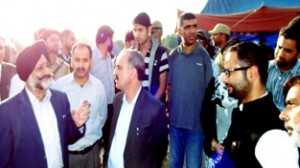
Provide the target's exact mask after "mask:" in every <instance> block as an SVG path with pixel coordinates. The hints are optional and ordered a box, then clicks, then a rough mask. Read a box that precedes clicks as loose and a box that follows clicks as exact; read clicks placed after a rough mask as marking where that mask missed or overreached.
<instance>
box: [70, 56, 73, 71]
mask: <svg viewBox="0 0 300 168" xmlns="http://www.w3.org/2000/svg"><path fill="white" fill-rule="evenodd" d="M70 59H71V60H70V61H71V62H70V66H71V68H74V65H73V64H74V58H73V56H72V57H71V58H70Z"/></svg>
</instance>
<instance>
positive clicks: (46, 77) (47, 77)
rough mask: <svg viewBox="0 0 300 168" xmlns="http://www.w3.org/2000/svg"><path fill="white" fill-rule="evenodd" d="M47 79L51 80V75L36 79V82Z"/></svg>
mask: <svg viewBox="0 0 300 168" xmlns="http://www.w3.org/2000/svg"><path fill="white" fill-rule="evenodd" d="M49 78H51V75H50V74H47V75H43V76H42V77H40V78H38V80H43V79H49Z"/></svg>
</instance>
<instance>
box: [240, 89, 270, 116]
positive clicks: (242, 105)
mask: <svg viewBox="0 0 300 168" xmlns="http://www.w3.org/2000/svg"><path fill="white" fill-rule="evenodd" d="M268 93H269V92H268V91H266V92H265V93H264V94H263V95H262V96H260V97H259V98H258V99H261V98H263V97H266V96H267V95H268ZM258 99H256V100H258ZM254 101H255V100H254ZM247 103H248V102H247ZM247 103H245V104H247ZM239 110H240V111H241V112H242V111H243V110H244V104H243V103H241V104H240V105H239Z"/></svg>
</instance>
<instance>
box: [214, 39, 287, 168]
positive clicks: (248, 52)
mask: <svg viewBox="0 0 300 168" xmlns="http://www.w3.org/2000/svg"><path fill="white" fill-rule="evenodd" d="M267 69H268V60H267V57H266V56H265V55H263V54H262V52H261V48H260V47H259V46H257V45H256V44H254V43H250V42H244V43H238V44H237V45H235V46H232V47H230V48H229V49H228V51H227V53H226V55H225V61H224V71H223V74H222V75H223V76H222V81H223V82H224V83H225V85H226V86H227V88H228V92H229V94H230V96H232V97H234V98H236V99H238V100H239V103H238V107H237V108H235V109H234V110H233V112H232V120H231V125H230V128H229V131H228V135H227V137H226V138H225V140H224V143H223V146H222V145H220V144H217V143H215V144H212V149H214V150H216V151H217V152H219V154H222V153H223V151H224V150H225V151H226V152H227V153H228V154H229V156H230V157H231V159H232V160H233V161H234V163H235V165H236V166H237V167H238V168H239V167H242V168H248V167H249V168H256V167H261V166H260V164H259V162H258V161H257V159H256V158H255V155H254V149H255V146H256V143H257V141H258V140H259V138H260V136H261V135H262V134H263V133H264V132H266V131H268V130H271V129H274V128H277V129H284V128H283V122H282V121H280V120H279V118H278V113H279V111H278V109H277V108H276V106H275V105H274V103H273V101H272V95H271V94H270V93H268V92H267V90H266V86H265V84H266V80H267V75H268V74H267Z"/></svg>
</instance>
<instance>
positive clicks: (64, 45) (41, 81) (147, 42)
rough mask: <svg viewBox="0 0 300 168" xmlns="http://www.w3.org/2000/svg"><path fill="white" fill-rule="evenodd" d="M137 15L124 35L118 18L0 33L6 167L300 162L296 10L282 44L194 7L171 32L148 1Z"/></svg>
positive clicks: (177, 167)
mask: <svg viewBox="0 0 300 168" xmlns="http://www.w3.org/2000/svg"><path fill="white" fill-rule="evenodd" d="M132 25H133V28H132V30H128V32H127V33H126V34H125V35H124V42H123V43H122V44H123V45H117V44H116V43H114V36H113V35H114V30H113V29H112V28H111V27H110V26H109V25H102V26H100V27H99V28H98V31H97V32H95V41H93V42H91V41H82V40H77V39H76V34H75V33H74V32H73V31H72V30H71V29H65V30H63V31H61V32H59V31H57V30H54V29H48V28H41V29H38V30H36V31H35V32H34V34H33V37H34V39H35V42H34V44H32V45H29V46H26V47H22V46H21V45H20V44H19V43H17V42H16V41H14V40H12V39H4V38H2V37H0V91H1V92H0V102H1V104H0V132H3V137H2V138H0V158H1V159H0V168H1V167H32V166H35V167H72V168H76V167H78V168H80V167H95V168H98V167H101V166H104V167H109V168H114V167H157V168H159V167H172V168H173V167H174V168H181V167H183V166H186V167H197V168H200V167H225V168H226V167H238V168H240V167H241V168H247V167H249V168H259V167H267V168H268V167H299V163H300V158H299V147H300V145H299V144H300V133H299V132H300V109H299V106H300V98H299V97H300V91H299V86H300V85H299V83H300V79H299V78H300V77H299V75H300V60H299V58H300V32H299V30H300V17H299V16H298V17H295V18H294V19H293V20H291V21H290V22H289V24H288V25H286V26H285V27H282V28H281V29H280V31H279V32H278V33H279V37H278V39H277V46H276V48H275V49H274V50H272V49H271V50H270V47H268V46H265V45H264V44H255V43H253V42H246V41H241V40H240V39H238V38H230V27H228V26H227V25H225V24H222V23H219V24H217V25H215V27H214V28H213V29H212V30H202V29H201V30H198V29H197V19H196V17H195V15H194V14H192V13H183V14H181V15H180V16H179V18H178V23H177V29H176V30H177V32H176V34H174V35H172V38H173V40H170V41H166V40H164V39H162V36H163V24H162V23H161V22H160V21H154V22H151V20H150V16H149V15H148V14H147V13H145V12H142V13H139V14H138V15H137V16H136V17H135V18H133V21H132ZM257 26H259V25H257ZM0 33H1V32H0ZM170 37H171V36H169V38H170ZM173 43H174V44H173ZM91 44H94V45H91ZM20 102H23V103H20ZM58 107H59V108H58ZM16 111H18V112H16ZM19 112H20V113H19ZM41 112H42V113H41ZM45 114H46V115H45ZM22 115H25V117H22ZM27 128H29V129H27ZM26 133H28V134H30V135H25V134H26ZM31 133H32V134H31ZM4 135H5V136H4ZM33 138H36V139H34V140H37V143H36V144H35V143H33V142H29V141H34V140H33ZM274 138H278V142H276V143H273V142H272V141H274ZM34 142H35V141H34ZM21 144H22V145H21ZM270 144H271V145H270ZM39 145H40V146H39ZM40 147H41V148H40ZM203 152H204V153H203ZM31 154H35V155H36V156H31ZM203 154H204V155H203ZM271 156H272V157H271Z"/></svg>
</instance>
